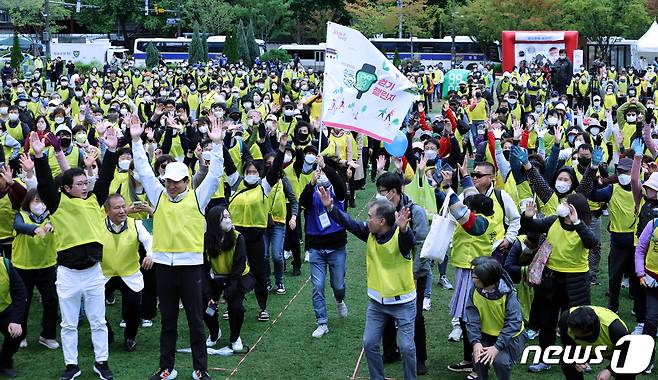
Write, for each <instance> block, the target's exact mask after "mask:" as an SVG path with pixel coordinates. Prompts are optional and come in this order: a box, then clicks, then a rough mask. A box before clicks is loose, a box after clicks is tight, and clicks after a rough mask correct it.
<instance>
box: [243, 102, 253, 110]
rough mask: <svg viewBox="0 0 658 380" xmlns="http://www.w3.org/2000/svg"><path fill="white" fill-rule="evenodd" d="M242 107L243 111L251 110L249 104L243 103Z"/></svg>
mask: <svg viewBox="0 0 658 380" xmlns="http://www.w3.org/2000/svg"><path fill="white" fill-rule="evenodd" d="M243 106H244V109H246V110H250V109H251V102H244V104H243Z"/></svg>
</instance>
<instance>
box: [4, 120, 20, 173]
mask: <svg viewBox="0 0 658 380" xmlns="http://www.w3.org/2000/svg"><path fill="white" fill-rule="evenodd" d="M9 132H10V131H9V130H8V129H7V125H6V123H1V124H0V149H1V150H2V152H1V153H0V159H2V161H0V162H5V163H8V162H9V161H12V160H15V159H16V158H18V155H19V154H20V151H21V143H20V142H18V140H16V139H15V138H14V137H13V136H12V135H11V133H9Z"/></svg>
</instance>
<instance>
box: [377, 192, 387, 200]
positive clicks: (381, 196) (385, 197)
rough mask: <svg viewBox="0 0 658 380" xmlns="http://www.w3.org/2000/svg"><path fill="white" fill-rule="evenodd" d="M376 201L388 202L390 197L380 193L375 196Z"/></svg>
mask: <svg viewBox="0 0 658 380" xmlns="http://www.w3.org/2000/svg"><path fill="white" fill-rule="evenodd" d="M375 199H376V200H378V201H387V200H388V197H387V196H386V195H381V194H379V193H377V194H375Z"/></svg>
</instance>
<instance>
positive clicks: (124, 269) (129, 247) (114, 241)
mask: <svg viewBox="0 0 658 380" xmlns="http://www.w3.org/2000/svg"><path fill="white" fill-rule="evenodd" d="M103 207H104V208H105V214H106V215H107V218H106V219H105V228H104V229H103V233H102V236H103V238H102V239H103V261H102V262H101V268H102V269H103V276H105V281H106V283H105V292H106V293H114V291H115V290H119V291H120V292H121V301H122V305H121V315H122V316H123V319H122V320H123V322H124V323H125V329H124V330H123V344H124V348H125V349H126V351H128V352H132V351H135V348H136V347H137V342H136V341H135V338H136V337H137V329H138V327H139V317H140V314H139V311H140V304H141V292H142V290H143V289H144V277H143V276H142V272H141V271H140V263H139V260H140V258H139V245H140V244H141V245H142V246H143V247H144V250H145V251H146V257H145V258H144V261H143V262H142V264H141V266H142V267H144V269H147V270H149V269H151V267H152V266H153V261H152V259H151V234H150V233H149V232H148V231H147V230H146V229H145V228H144V226H143V225H142V222H141V221H140V220H135V219H133V218H129V217H128V213H127V210H126V201H125V200H124V199H123V197H122V196H121V194H116V193H114V194H111V195H110V196H108V197H107V200H106V201H105V204H104V205H103ZM108 329H109V331H110V337H111V336H112V335H113V334H112V333H111V332H112V328H111V327H109V325H108ZM110 340H112V338H110Z"/></svg>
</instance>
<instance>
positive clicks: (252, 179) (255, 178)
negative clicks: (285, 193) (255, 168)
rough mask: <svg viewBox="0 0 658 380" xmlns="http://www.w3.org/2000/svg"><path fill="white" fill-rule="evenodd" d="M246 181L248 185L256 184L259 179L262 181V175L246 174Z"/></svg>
mask: <svg viewBox="0 0 658 380" xmlns="http://www.w3.org/2000/svg"><path fill="white" fill-rule="evenodd" d="M244 181H245V182H246V183H247V184H248V185H255V184H257V183H258V181H260V176H259V175H258V174H247V175H246V176H244Z"/></svg>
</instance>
